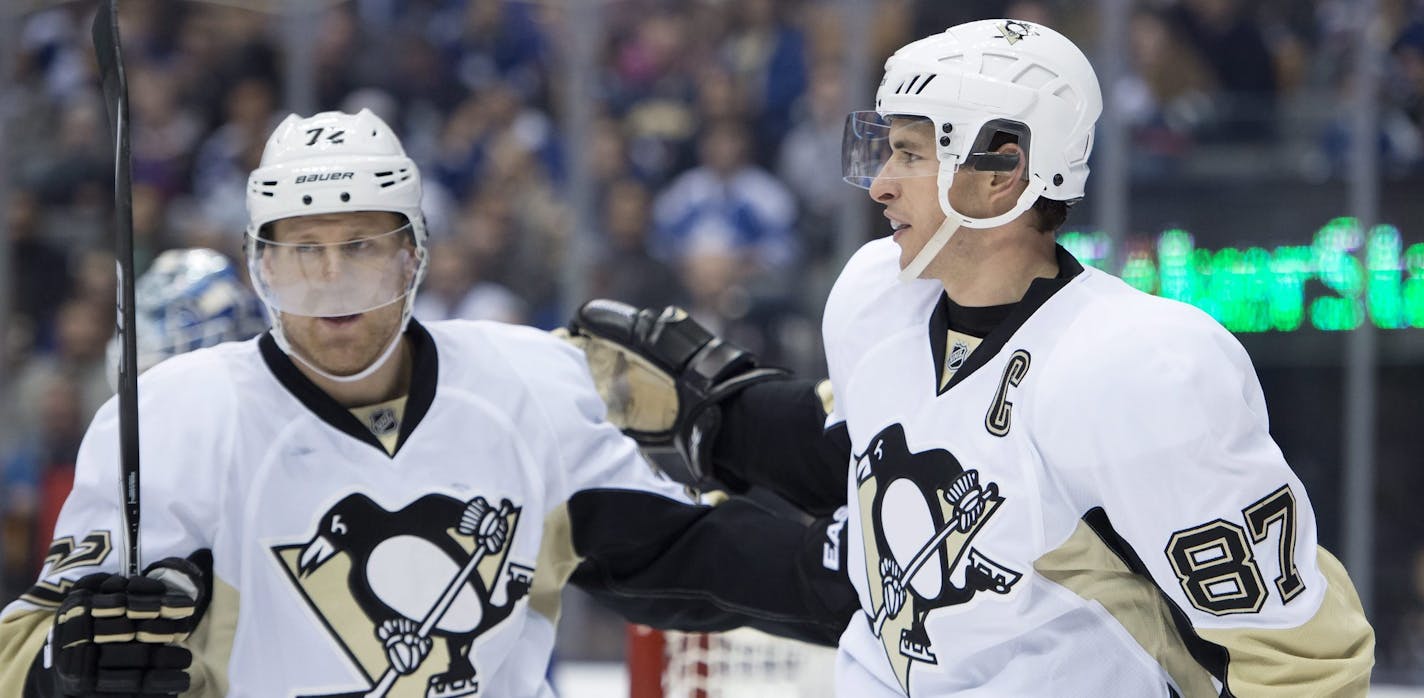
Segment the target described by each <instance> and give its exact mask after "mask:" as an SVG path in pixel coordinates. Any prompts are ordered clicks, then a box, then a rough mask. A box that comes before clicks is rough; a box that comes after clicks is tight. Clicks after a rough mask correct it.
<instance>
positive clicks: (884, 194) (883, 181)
mask: <svg viewBox="0 0 1424 698" xmlns="http://www.w3.org/2000/svg"><path fill="white" fill-rule="evenodd" d="M869 191H870V198H871V199H873V200H875V201H879V202H881V203H885V202H888V201H893V200H895V198H897V197H898V196H899V195H900V185H899V183H898V180H897V179H896V178H894V177H887V176H886V175H885V170H884V168H881V170H880V172H878V173H876V175H875V179H873V180H871V181H870V189H869Z"/></svg>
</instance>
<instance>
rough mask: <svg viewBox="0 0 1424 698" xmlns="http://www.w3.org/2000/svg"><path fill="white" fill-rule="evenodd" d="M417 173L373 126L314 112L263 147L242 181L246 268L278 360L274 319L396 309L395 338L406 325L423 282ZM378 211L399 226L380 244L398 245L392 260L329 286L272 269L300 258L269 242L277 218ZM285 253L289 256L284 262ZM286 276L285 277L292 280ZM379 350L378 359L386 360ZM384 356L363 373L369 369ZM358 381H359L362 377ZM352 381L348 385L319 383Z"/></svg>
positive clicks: (370, 121)
mask: <svg viewBox="0 0 1424 698" xmlns="http://www.w3.org/2000/svg"><path fill="white" fill-rule="evenodd" d="M420 203H421V182H420V172H419V170H418V169H417V168H416V165H415V162H414V161H412V160H411V159H410V158H409V157H407V156H406V153H405V149H404V148H403V147H402V146H401V143H400V140H399V139H398V138H397V137H396V135H395V133H394V132H392V131H391V128H390V126H388V125H386V123H385V122H384V121H382V120H381V119H380V117H378V116H376V115H375V114H373V113H371V111H370V110H367V109H362V110H361V111H360V112H359V113H356V114H347V113H343V112H323V113H320V114H316V115H314V116H310V117H305V118H304V117H301V116H298V115H296V114H292V115H290V116H288V117H287V118H286V119H285V120H284V121H282V123H281V124H280V125H278V126H277V129H276V131H274V132H273V133H272V136H271V138H269V139H268V141H267V146H266V149H265V150H264V151H263V153H262V163H261V165H260V166H259V167H258V168H257V169H256V170H254V171H253V172H252V174H251V175H250V176H249V177H248V186H247V210H248V216H249V223H248V227H247V245H246V247H247V264H248V270H249V272H250V273H251V275H252V280H253V287H254V288H256V290H257V294H258V296H259V297H261V299H262V302H263V303H264V304H265V305H266V306H267V312H268V315H269V316H270V318H271V320H272V328H273V332H272V334H273V337H274V339H276V340H277V343H278V345H279V346H281V348H282V349H283V351H286V352H287V353H288V354H290V353H292V352H291V347H290V345H289V343H288V342H287V340H286V337H285V335H284V333H283V332H282V323H281V315H280V314H281V313H288V314H292V315H301V316H312V317H337V316H343V315H352V314H357V313H363V312H366V311H369V310H374V309H376V308H380V307H384V306H386V305H389V304H391V303H395V302H403V303H404V315H403V316H402V319H401V324H400V328H401V329H400V332H399V333H397V335H396V337H394V338H392V340H391V341H392V344H391V348H393V347H394V346H395V343H396V342H397V341H398V339H399V336H400V334H401V333H403V332H404V329H405V326H406V324H407V323H408V322H409V321H410V315H411V311H412V309H413V307H414V302H415V291H416V288H417V286H419V284H420V279H421V277H423V276H424V274H425V267H426V258H427V251H426V230H425V217H424V215H423V214H422V213H421V207H420ZM366 211H385V212H390V213H394V214H397V215H398V216H400V217H401V218H402V219H403V223H402V224H401V226H400V227H398V228H396V229H394V230H392V231H390V232H389V233H387V235H392V236H403V237H404V236H408V238H407V240H408V242H409V243H410V244H408V245H402V246H401V248H402V252H401V253H400V254H399V256H398V258H395V259H387V260H370V261H369V262H368V263H365V264H349V265H347V267H346V269H347V270H348V271H347V272H346V273H345V274H344V275H343V276H341V277H339V278H327V277H322V276H320V275H317V274H310V273H299V272H302V271H303V268H302V267H301V266H300V265H299V264H286V263H283V264H277V263H275V260H277V259H283V260H286V259H291V258H295V257H296V256H297V255H296V253H297V252H306V251H307V250H305V248H308V247H312V246H311V245H302V246H301V247H302V248H303V250H287V249H286V247H288V246H287V245H285V244H284V243H280V242H277V241H275V240H273V239H272V236H271V232H270V224H271V223H273V222H274V221H278V220H281V219H285V218H293V217H297V216H314V215H324V214H341V213H356V212H366ZM363 242H364V241H362V240H352V241H348V242H342V243H334V244H332V245H330V246H331V247H340V248H341V249H339V250H335V249H333V250H329V252H331V253H339V254H341V255H343V258H346V259H360V254H359V253H358V249H359V248H360V247H361V246H362V243H363ZM287 252H291V253H292V254H286V253H287ZM294 270H295V271H294ZM389 354H390V349H389V348H388V350H387V352H386V356H389ZM384 358H385V357H384V356H383V357H382V359H381V360H380V361H377V362H376V364H374V365H372V366H371V367H370V368H371V369H374V368H375V367H376V365H379V364H380V363H381V361H384ZM364 373H365V372H363V373H362V374H360V375H364ZM328 377H330V378H333V379H336V380H354V379H356V378H358V377H359V375H358V376H341V377H337V376H328Z"/></svg>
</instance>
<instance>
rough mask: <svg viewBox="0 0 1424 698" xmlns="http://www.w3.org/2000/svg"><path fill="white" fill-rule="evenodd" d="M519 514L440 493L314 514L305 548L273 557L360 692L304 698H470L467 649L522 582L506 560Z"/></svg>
mask: <svg viewBox="0 0 1424 698" xmlns="http://www.w3.org/2000/svg"><path fill="white" fill-rule="evenodd" d="M520 511H521V508H520V507H516V506H514V505H513V504H512V503H510V502H509V501H508V500H503V501H501V502H500V504H499V505H498V506H496V505H494V504H492V503H491V502H489V501H487V500H486V499H485V498H484V497H475V498H474V499H471V500H469V501H468V502H462V501H460V500H458V499H455V498H453V497H448V496H445V495H440V494H429V495H426V496H424V497H421V498H420V499H417V500H416V501H414V502H412V503H410V504H409V505H407V506H405V507H404V508H402V509H399V510H397V511H389V510H387V509H385V508H383V507H382V506H381V505H379V504H377V503H376V502H375V501H373V500H372V499H371V498H370V497H367V496H366V495H365V494H360V493H355V494H350V495H347V496H346V497H345V498H343V499H341V500H340V501H338V502H337V503H336V504H335V505H334V506H332V507H331V508H330V509H328V510H327V511H326V512H325V513H323V514H322V516H321V518H320V520H319V523H318V524H317V527H316V528H317V530H316V531H315V532H314V533H313V535H311V536H310V538H308V539H307V540H305V542H301V543H293V544H285V545H277V546H273V548H272V552H273V553H274V554H275V555H276V557H277V560H278V561H279V562H280V564H281V566H282V569H283V570H285V571H286V572H287V575H288V578H289V579H290V581H291V582H292V584H293V585H294V586H295V587H296V589H297V590H298V591H299V592H300V594H301V596H302V598H303V599H304V600H306V602H307V604H308V605H309V606H310V607H311V609H312V610H313V611H314V612H315V613H316V615H317V617H319V618H320V619H321V621H322V623H323V624H325V626H326V628H327V631H328V632H329V633H330V635H331V637H332V638H333V639H334V640H335V641H336V642H337V644H338V645H340V647H341V649H342V650H343V651H344V652H345V653H346V655H347V657H348V658H349V659H350V660H351V663H352V664H353V665H354V666H355V667H357V668H358V669H359V670H360V672H361V674H362V675H363V676H364V677H365V678H366V681H367V684H368V685H367V687H366V688H363V689H361V690H357V691H350V690H345V691H335V692H332V691H322V690H320V689H308V692H307V693H306V694H304V695H306V696H308V697H309V698H336V697H338V696H340V697H341V698H346V697H348V696H353V697H354V696H365V697H367V698H371V697H375V696H389V697H390V698H396V697H397V696H411V697H419V698H455V697H457V696H479V695H481V692H480V678H481V677H480V676H479V672H478V671H477V667H476V665H477V663H478V662H477V652H476V651H475V650H476V649H477V641H478V640H479V638H480V637H481V636H482V635H484V634H485V633H486V632H488V631H490V630H491V629H492V628H494V627H495V626H497V625H499V624H500V623H502V622H504V620H505V619H506V618H509V617H510V616H511V615H512V614H513V612H514V611H515V608H516V604H517V603H518V602H519V601H520V600H521V599H524V598H525V597H526V596H527V595H528V592H529V587H530V585H531V584H532V583H533V577H534V567H533V565H531V564H519V563H516V562H514V561H512V560H510V559H509V551H510V548H511V547H512V546H511V541H513V539H514V534H515V531H516V530H517V528H518V525H519V518H520Z"/></svg>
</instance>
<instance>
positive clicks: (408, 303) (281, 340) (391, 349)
mask: <svg viewBox="0 0 1424 698" xmlns="http://www.w3.org/2000/svg"><path fill="white" fill-rule="evenodd" d="M382 307H384V306H382ZM267 310H268V314H269V315H270V317H271V318H272V339H273V340H275V341H276V342H277V348H278V349H281V350H282V353H284V354H286V355H287V356H290V357H292V358H293V359H296V360H297V361H300V362H302V365H303V366H306V367H307V368H309V369H311V370H312V372H313V373H315V374H317V375H318V376H321V377H322V378H325V379H327V380H330V381H335V382H337V383H355V382H356V381H359V380H362V379H364V378H369V377H370V376H371V374H373V373H375V372H376V370H377V369H379V368H380V367H382V366H384V365H385V364H386V361H388V360H390V358H391V355H392V354H395V353H396V347H398V346H400V340H401V337H404V336H405V329H406V327H407V326H408V325H409V324H410V316H411V313H412V311H414V310H415V294H414V293H408V294H406V296H405V309H404V310H403V311H402V313H401V323H400V328H399V329H397V330H396V335H395V336H394V337H392V338H391V343H390V344H387V345H386V350H385V351H383V352H381V355H380V357H378V358H377V359H376V360H375V361H372V362H371V365H370V366H367V367H366V368H364V369H362V370H361V371H358V372H356V373H353V374H351V375H349V376H338V375H336V374H334V373H329V372H327V371H324V370H322V369H320V368H318V367H317V365H316V364H314V363H312V362H311V361H308V360H307V359H306V357H303V356H302V355H301V353H300V352H298V351H296V350H295V349H293V348H292V345H291V343H290V342H288V341H287V333H286V332H284V331H282V317H281V314H280V313H278V312H277V311H276V309H275V308H272V307H270V306H269V307H268V309H267Z"/></svg>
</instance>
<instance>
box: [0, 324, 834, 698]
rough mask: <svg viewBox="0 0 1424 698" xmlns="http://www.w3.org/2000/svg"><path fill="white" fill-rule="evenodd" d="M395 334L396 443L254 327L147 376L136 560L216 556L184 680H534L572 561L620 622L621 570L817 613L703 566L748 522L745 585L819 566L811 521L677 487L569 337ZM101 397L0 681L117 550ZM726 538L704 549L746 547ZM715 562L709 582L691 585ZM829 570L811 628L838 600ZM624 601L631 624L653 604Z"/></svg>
mask: <svg viewBox="0 0 1424 698" xmlns="http://www.w3.org/2000/svg"><path fill="white" fill-rule="evenodd" d="M407 336H408V337H409V338H410V340H411V342H412V343H413V349H412V352H413V364H414V368H413V371H412V373H413V376H412V385H411V388H410V393H409V397H408V399H407V401H406V407H405V415H404V419H403V420H402V421H401V426H400V433H399V437H398V446H397V449H396V451H395V453H394V455H390V454H388V453H387V451H386V450H385V448H383V447H382V446H381V444H380V443H379V441H378V440H377V439H376V437H375V436H374V435H373V434H372V430H371V429H370V428H368V427H367V426H366V425H364V424H362V423H361V422H360V421H358V420H357V419H356V418H355V417H354V416H353V415H352V413H351V412H350V411H348V410H346V409H344V408H342V407H340V406H338V405H337V404H336V403H335V402H334V401H332V400H331V399H330V398H329V397H327V396H326V395H325V394H324V393H322V392H320V391H319V390H317V389H316V387H315V386H314V385H313V384H311V383H310V382H309V381H307V380H306V379H305V378H304V377H303V376H302V375H301V374H300V373H299V372H298V371H297V370H296V369H295V367H294V366H293V365H292V364H291V362H290V360H289V359H287V358H286V356H285V355H284V354H282V353H281V351H280V350H278V349H277V348H276V346H275V342H273V341H272V339H271V338H270V336H265V335H264V337H262V338H260V339H256V340H252V341H249V342H245V343H241V344H229V345H222V346H220V347H217V348H215V349H212V350H202V351H197V352H193V353H191V354H187V355H184V356H180V357H177V358H175V359H173V360H170V361H168V362H166V363H164V364H161V365H159V366H158V367H156V368H154V369H152V370H151V371H149V372H147V373H145V374H144V376H143V379H142V381H141V386H140V400H141V403H140V415H141V448H142V455H143V460H142V469H143V470H142V492H143V519H142V531H141V533H142V535H141V540H142V545H143V559H144V562H145V563H147V562H152V561H155V560H158V559H161V558H164V557H168V556H179V557H183V556H188V555H190V554H192V553H194V552H195V551H199V550H203V551H211V556H212V558H211V559H212V562H211V564H212V571H213V576H214V585H213V586H214V588H213V592H212V600H211V604H210V605H209V607H208V610H207V613H206V615H205V617H204V619H203V622H202V624H201V625H200V626H199V629H198V632H197V633H196V634H195V636H194V638H193V639H192V641H191V643H190V644H191V646H192V648H193V649H194V652H195V654H196V655H197V659H196V661H195V670H194V672H193V673H194V678H195V685H194V689H193V691H191V694H193V695H229V696H253V697H260V698H272V697H276V696H304V697H306V696H367V695H381V696H392V697H395V696H457V695H458V696H550V695H552V691H551V689H550V687H549V685H548V684H547V683H546V678H545V677H546V672H547V665H548V661H549V658H550V654H551V650H552V647H553V642H554V628H555V621H556V618H557V615H558V602H559V594H560V590H561V587H562V586H563V584H564V583H565V581H566V580H568V579H569V578H570V576H571V575H575V580H576V581H579V578H578V576H577V575H578V574H582V575H583V580H582V583H584V584H586V585H587V586H588V587H590V588H591V590H592V591H595V592H598V591H600V590H612V591H616V592H618V593H617V598H618V599H622V600H624V602H625V603H627V604H629V606H628V608H627V609H620V610H625V612H629V613H630V614H632V615H634V616H637V615H638V612H639V607H638V606H637V605H636V603H634V602H633V601H629V600H628V599H633V598H634V597H636V596H637V593H638V591H639V590H640V586H641V587H643V588H657V589H658V590H659V592H660V593H659V594H658V597H657V600H656V601H655V603H656V604H668V603H670V602H669V601H668V599H673V598H676V597H677V596H678V592H682V591H683V590H684V588H685V587H688V586H691V587H692V589H693V590H692V591H689V592H686V595H687V596H689V597H693V598H695V599H696V601H687V602H684V603H682V604H681V605H679V606H677V611H678V612H679V613H681V614H682V615H681V616H679V618H680V619H681V620H682V622H684V623H690V624H694V625H696V624H703V625H706V626H707V627H717V626H719V625H734V624H741V623H742V622H746V620H745V618H743V619H741V620H737V619H736V618H733V617H732V616H729V615H728V612H727V611H726V610H725V609H726V608H736V609H738V612H739V613H749V614H750V615H752V616H754V617H755V616H756V615H757V614H758V613H761V612H764V615H765V616H766V617H769V618H772V619H773V620H772V621H770V622H768V624H767V625H768V626H770V629H773V630H775V629H776V626H777V623H779V622H785V621H790V622H791V624H793V625H794V624H795V623H796V622H798V621H797V620H796V619H797V618H801V619H806V618H810V617H813V616H817V615H818V614H821V613H822V611H823V610H824V609H822V608H820V607H818V606H815V605H805V604H804V599H801V598H768V599H766V600H765V601H764V602H762V601H758V599H759V598H760V597H764V596H765V594H764V593H763V592H762V591H761V587H759V586H757V585H753V584H750V583H748V582H746V581H745V580H738V579H735V578H734V577H735V575H731V574H727V573H725V572H724V573H723V574H722V575H717V574H715V573H709V568H713V569H715V568H716V566H717V565H719V564H721V565H723V568H724V569H726V568H727V566H726V564H725V562H724V561H722V560H719V559H718V556H719V555H720V554H721V553H720V552H719V549H717V548H715V547H708V546H709V544H714V543H716V542H718V541H721V542H723V543H725V541H726V539H728V538H733V537H735V539H737V540H739V541H740V540H745V539H746V538H748V537H749V532H752V531H756V532H758V534H760V536H761V537H759V538H758V539H757V540H756V541H754V542H752V543H749V544H748V545H749V546H750V548H756V547H757V545H758V544H759V543H760V542H761V541H770V542H769V543H767V544H768V545H770V546H771V552H774V553H775V554H776V557H775V558H774V560H775V562H774V565H775V567H776V569H774V570H762V571H761V572H762V574H763V575H767V576H770V577H772V579H770V580H767V579H763V580H761V582H762V583H767V582H770V583H772V584H794V581H793V580H794V579H801V578H802V577H797V576H796V575H797V574H800V573H798V572H797V571H796V570H795V563H794V562H792V561H794V560H800V559H806V560H812V559H815V560H817V564H816V567H818V568H820V567H821V566H820V565H819V555H820V546H819V543H818V542H817V541H819V538H820V536H818V535H810V536H808V534H807V529H806V527H805V526H803V525H801V524H800V523H791V522H781V521H780V520H775V521H773V520H772V517H770V515H768V514H766V513H765V512H764V511H762V510H760V509H757V508H754V507H741V508H739V506H738V505H736V504H732V505H730V508H729V507H727V506H719V507H715V508H712V507H703V506H694V505H691V504H690V503H689V501H688V499H687V496H686V495H685V493H684V488H683V487H682V486H681V485H678V484H676V483H674V482H672V481H670V480H667V479H666V478H664V477H662V476H660V475H656V474H655V473H654V472H653V471H652V470H651V469H650V467H649V466H648V465H647V463H646V462H645V461H644V460H643V459H642V457H641V455H640V454H639V453H638V452H637V450H636V447H635V445H634V443H633V442H632V441H631V440H630V439H627V438H625V437H624V436H623V435H622V434H620V433H619V432H618V430H617V429H615V428H613V427H612V426H610V425H608V424H607V423H605V422H604V421H603V413H604V407H603V403H602V402H601V401H600V400H599V398H598V395H597V393H596V392H595V391H594V388H593V385H592V380H591V377H590V376H589V374H588V369H587V367H586V365H585V363H584V360H583V356H582V354H580V353H579V352H577V351H576V350H575V349H573V348H572V347H570V346H568V345H566V344H565V343H564V342H561V341H559V340H557V339H554V338H552V337H550V336H549V335H548V334H546V333H543V332H539V331H536V330H532V329H528V328H520V327H515V326H510V325H500V324H495V323H468V322H458V321H456V322H442V323H435V324H432V325H430V326H429V327H428V332H427V328H425V327H422V326H421V325H419V324H418V323H412V326H411V330H410V332H409V333H408V335H407ZM116 412H117V411H116V408H115V405H114V403H113V401H111V402H110V404H108V405H107V406H105V408H104V409H103V410H101V412H100V413H99V415H98V416H97V417H96V420H95V423H94V425H93V426H92V428H91V429H90V431H89V433H88V434H87V436H86V438H85V441H84V444H83V446H82V448H81V451H80V455H79V461H78V466H77V473H76V480H75V485H74V490H73V492H72V494H71V495H70V497H69V499H68V500H67V502H66V504H65V506H64V509H63V512H62V514H61V516H60V519H59V522H58V526H57V532H56V539H57V541H56V544H55V547H54V548H53V549H52V550H51V555H50V558H49V560H48V564H47V565H46V569H45V571H44V576H43V577H42V579H41V580H40V582H39V583H38V584H37V585H36V586H35V587H34V588H32V589H31V590H30V592H29V593H27V594H26V595H25V596H23V597H21V600H19V601H16V602H15V603H13V604H11V605H10V606H9V607H7V608H6V609H5V612H4V615H3V618H0V666H3V668H0V694H3V695H17V696H18V695H20V690H19V689H18V687H19V685H20V682H21V681H22V680H23V674H24V673H25V670H26V668H27V667H28V666H29V665H30V663H31V659H32V658H33V657H34V656H35V655H36V652H37V650H38V647H39V643H40V642H41V640H42V638H43V635H44V629H45V628H46V627H47V626H48V624H49V623H50V622H51V621H50V619H51V618H52V617H53V609H54V608H55V607H56V606H57V605H58V603H59V601H60V600H61V599H62V596H63V593H64V591H65V590H66V589H67V587H68V585H69V584H71V583H72V580H74V579H77V578H78V577H81V576H83V575H84V574H88V573H91V572H95V571H106V572H111V571H117V570H118V569H119V568H120V566H121V561H120V557H121V555H120V554H119V553H117V552H115V551H114V549H115V548H120V547H121V543H120V537H119V534H118V532H119V531H120V530H121V529H120V523H119V510H118V503H119V485H118V483H119V476H118V457H117V455H116V452H117V446H118V439H117V417H116ZM477 497H479V498H484V500H486V502H487V503H488V505H489V507H490V508H491V509H495V510H497V511H499V512H500V514H501V515H502V516H503V517H504V519H505V521H506V522H507V524H508V533H507V536H505V537H504V538H503V539H502V540H497V539H494V538H489V539H486V540H485V541H484V542H485V544H484V545H478V546H477V539H476V537H475V536H474V535H473V534H465V533H461V532H460V524H461V518H462V513H463V512H464V511H465V508H466V506H467V503H468V502H471V501H472V500H474V499H475V498H477ZM822 535H823V532H822ZM803 538H804V539H805V541H806V544H805V547H806V549H807V553H806V554H805V555H798V554H797V552H796V549H799V546H801V545H802V541H803ZM734 547H735V546H728V545H725V544H724V545H722V546H721V548H720V550H726V551H728V552H729V553H735V554H737V555H740V554H742V552H744V551H734V550H733V548H734ZM585 557H587V558H589V563H590V564H588V565H586V566H584V567H579V568H578V570H579V572H578V573H576V572H575V568H576V565H578V564H579V563H580V562H582V561H584V558H585ZM765 559H767V560H773V558H772V557H771V555H770V554H767V555H766V556H765ZM778 570H779V571H778ZM803 572H804V571H803ZM816 574H817V572H816V571H815V570H811V571H810V575H811V576H812V577H814V576H815V575H816ZM826 574H827V575H830V576H828V577H827V579H832V578H833V577H834V575H835V574H839V573H833V572H831V571H827V572H826ZM778 575H784V578H780V579H778V578H776V577H777V576H778ZM649 578H651V579H652V581H649ZM717 580H726V581H725V584H726V585H728V587H729V590H727V591H724V590H720V589H715V588H713V589H709V588H708V586H709V585H711V586H716V585H717V584H719V583H723V582H719V581H717ZM823 581H824V580H823ZM842 586H843V587H844V596H845V599H846V600H847V603H846V604H845V606H844V609H845V610H844V612H843V615H840V616H839V617H838V618H836V617H834V615H835V614H834V613H833V614H830V615H831V619H830V620H828V621H826V622H825V624H831V627H833V628H834V630H833V631H831V632H830V633H829V634H828V636H827V637H828V639H833V638H834V636H835V634H837V633H839V632H840V630H841V629H842V628H843V627H844V622H845V618H846V617H848V615H849V614H850V612H851V611H850V608H851V607H852V606H853V604H852V603H849V601H850V599H851V598H852V596H853V595H852V593H851V590H850V588H849V586H848V585H842ZM832 595H834V594H832ZM718 597H721V598H720V599H719V598H718ZM442 599H443V601H442ZM699 604H701V605H699ZM795 604H803V605H801V606H800V607H796V606H795ZM832 605H834V604H832ZM811 609H815V610H811ZM643 610H646V611H647V615H646V616H645V617H640V618H639V619H640V620H645V621H649V622H655V621H657V620H658V619H659V617H660V616H659V614H660V613H662V610H661V608H653V609H643ZM663 615H668V614H663ZM383 626H384V628H383ZM422 626H428V627H429V633H428V636H429V638H430V639H431V640H432V647H431V649H430V651H429V654H428V655H427V656H426V657H425V658H424V660H423V661H422V662H420V664H419V666H418V667H417V668H416V669H415V670H414V671H413V672H412V673H408V674H398V673H397V672H396V670H395V669H394V668H393V667H392V666H391V662H389V661H388V659H387V654H386V650H385V648H384V647H383V643H382V639H383V638H385V637H387V636H388V635H389V634H391V632H392V631H397V632H404V633H416V632H418V631H419V629H420V628H421V627H422ZM763 627H766V626H763Z"/></svg>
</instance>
